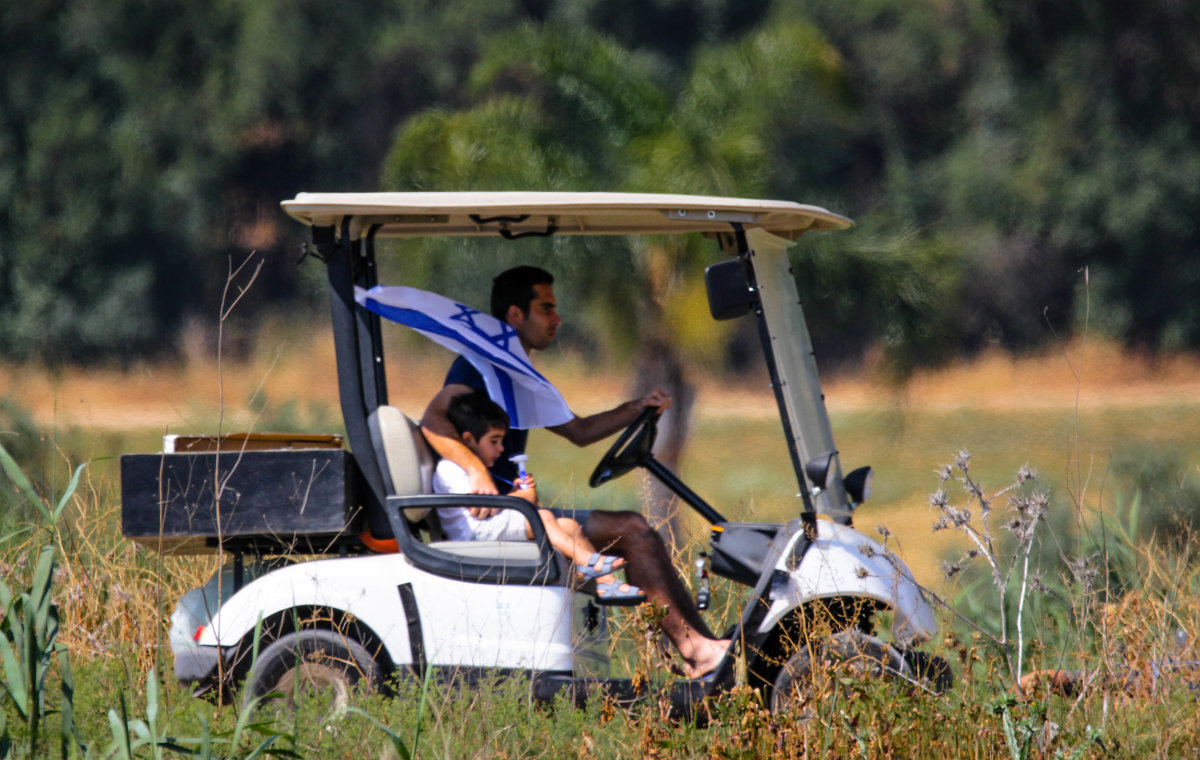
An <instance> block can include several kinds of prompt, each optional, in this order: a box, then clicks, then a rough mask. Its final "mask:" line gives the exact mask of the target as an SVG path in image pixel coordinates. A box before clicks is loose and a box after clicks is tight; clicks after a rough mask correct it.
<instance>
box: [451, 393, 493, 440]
mask: <svg viewBox="0 0 1200 760" xmlns="http://www.w3.org/2000/svg"><path fill="white" fill-rule="evenodd" d="M446 416H447V417H448V418H449V419H450V424H451V425H454V429H455V430H457V431H458V434H459V435H460V436H461V435H462V434H463V433H470V434H471V435H472V436H474V437H475V440H477V441H478V440H479V439H481V438H483V437H484V436H485V435H487V434H488V431H490V430H492V429H493V428H495V429H498V430H508V412H506V411H504V408H503V407H501V406H500V405H499V404H497V403H496V402H495V401H492V400H491V399H490V398H488V397H487V396H485V395H484V394H482V393H480V392H479V391H471V392H470V393H464V394H462V395H460V396H455V397H454V398H452V399H450V407H449V409H447V410H446Z"/></svg>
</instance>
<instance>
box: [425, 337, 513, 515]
mask: <svg viewBox="0 0 1200 760" xmlns="http://www.w3.org/2000/svg"><path fill="white" fill-rule="evenodd" d="M447 385H465V386H467V387H468V388H474V389H475V390H477V391H479V392H480V393H482V394H484V395H485V396H486V395H488V392H487V384H486V383H484V382H483V375H481V374H479V370H477V369H475V368H474V367H473V366H471V362H469V361H467V360H466V359H464V358H462V357H461V356H460V357H458V358H457V359H455V360H454V363H453V364H451V365H450V370H449V371H448V372H447V373H446V379H445V381H444V382H443V383H442V387H445V386H447ZM528 440H529V431H528V430H517V429H516V428H511V427H510V428H509V429H508V432H507V433H505V434H504V453H503V454H501V455H500V458H499V459H497V460H496V463H495V464H494V465H492V467H491V472H492V478H493V479H495V481H496V490H498V491H499V492H500V493H508V492H509V491H511V490H513V487H512V483H513V481H515V480H516V479H517V466H516V465H515V464H513V463H512V462H510V461H508V458H509V457H511V456H512V455H513V454H524V453H525V443H526V442H527V441H528Z"/></svg>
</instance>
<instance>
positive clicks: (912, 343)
mask: <svg viewBox="0 0 1200 760" xmlns="http://www.w3.org/2000/svg"><path fill="white" fill-rule="evenodd" d="M1198 14H1200V11H1198V10H1197V9H1196V8H1195V7H1193V6H1192V5H1189V4H1186V3H1183V4H1181V3H1177V2H1171V1H1170V0H1153V1H1152V2H1147V3H1140V4H1137V5H1136V6H1128V5H1123V4H1120V3H1115V2H1104V3H1100V4H1099V5H1097V4H1094V3H1093V4H1087V3H1080V2H1077V1H1076V2H1074V3H1072V4H1068V6H1061V5H1058V4H1050V3H1045V2H1035V3H1032V4H1029V3H1027V4H1022V5H1019V6H1010V5H1008V4H1004V3H996V2H991V0H983V1H981V0H955V1H954V2H948V3H927V2H914V1H912V0H872V2H865V3H858V4H855V5H854V6H853V7H846V6H845V4H841V3H830V2H827V0H754V2H749V3H747V2H738V3H734V2H729V1H728V0H715V1H713V2H704V3H688V2H681V0H653V1H652V2H643V3H635V4H615V5H614V4H612V3H604V2H599V1H598V0H545V1H540V0H539V1H538V2H526V1H525V0H505V1H504V2H485V1H484V0H471V1H470V2H459V3H432V2H429V1H428V0H372V1H371V2H366V3H356V4H354V5H353V7H351V8H348V9H339V10H338V11H337V12H335V11H334V10H333V9H331V8H328V7H325V6H322V5H319V4H314V3H300V4H296V3H283V2H276V1H274V0H272V1H271V2H261V3H252V4H239V3H215V4H212V3H210V4H199V5H198V4H189V3H183V2H179V0H170V1H169V2H163V3H151V4H146V3H138V2H131V1H129V0H120V1H119V2H113V3H105V4H97V3H68V2H63V1H62V0H30V2H25V3H22V4H21V5H20V7H19V8H15V9H13V10H10V11H7V12H6V13H4V14H3V15H0V39H3V40H4V42H5V44H4V45H3V46H0V67H2V68H3V69H4V71H5V78H4V82H3V84H2V85H0V356H5V357H16V358H30V357H36V358H39V359H42V360H48V361H52V362H53V361H72V360H96V359H100V358H107V357H112V356H121V357H122V358H123V359H128V358H132V357H135V356H138V355H153V354H164V353H167V354H170V353H173V352H174V349H173V348H172V346H173V345H174V341H173V338H174V337H175V335H176V333H177V330H178V329H179V328H180V326H181V325H182V324H183V323H184V321H185V320H187V319H189V318H191V317H192V316H193V315H204V314H213V313H214V312H215V310H216V304H217V303H218V302H219V300H220V291H221V285H222V282H223V277H224V270H225V267H224V266H223V262H224V261H225V260H226V258H227V256H229V255H233V256H235V257H241V256H244V254H245V252H246V251H248V250H250V249H257V250H259V251H260V252H263V253H269V254H270V255H269V256H268V257H267V258H268V261H269V262H270V263H269V268H268V270H267V272H266V274H267V276H266V277H264V278H263V280H262V283H261V284H260V288H259V290H258V292H257V293H256V296H257V297H256V299H254V300H255V302H257V303H258V304H260V305H262V306H270V305H283V304H290V305H292V306H294V305H295V304H296V303H297V302H301V303H309V302H312V301H313V299H314V293H313V290H314V288H313V287H312V284H311V279H312V278H313V277H316V276H318V275H319V274H320V273H319V272H315V269H316V268H315V267H312V268H310V269H312V270H314V272H312V273H310V272H306V273H305V274H303V275H301V274H298V273H297V272H296V270H295V268H294V267H292V266H290V260H291V258H292V255H291V254H289V255H287V256H285V255H283V254H285V253H288V252H290V251H294V250H295V249H294V246H295V245H296V244H297V243H298V242H299V241H300V240H301V238H302V236H303V230H302V229H300V228H299V227H298V226H296V225H293V224H291V223H290V222H288V221H287V220H286V219H285V218H283V216H282V215H281V214H280V213H279V212H278V210H277V206H276V204H277V203H278V201H279V200H280V199H282V198H286V197H290V196H291V195H292V194H294V193H295V192H297V191H299V190H313V189H320V190H352V189H353V190H360V189H372V188H374V187H375V186H376V184H378V178H379V177H380V175H381V174H382V176H383V180H382V184H383V186H385V187H392V188H401V189H413V188H426V187H439V188H446V189H449V188H453V189H467V188H472V187H473V188H500V187H504V188H515V187H529V188H554V189H567V188H570V189H605V190H611V189H624V190H647V191H661V190H667V191H672V192H698V193H722V194H735V195H744V196H755V195H765V196H770V197H782V198H791V199H797V200H801V201H804V202H815V203H818V204H821V205H824V206H826V207H828V208H831V209H834V210H838V211H843V212H846V213H848V214H849V215H850V216H852V217H855V218H858V219H860V220H863V221H865V222H867V224H868V226H869V227H870V230H869V231H864V232H863V233H856V232H851V233H849V234H844V235H841V236H840V237H841V238H842V239H843V240H844V241H845V244H846V245H847V246H848V247H850V248H857V249H859V250H867V249H868V248H869V247H871V246H874V247H875V249H874V250H875V251H876V252H878V253H879V256H880V258H881V260H882V261H881V263H880V265H879V267H878V269H875V267H874V265H873V263H872V262H871V260H870V259H867V260H865V261H864V262H863V266H866V268H868V269H872V270H873V271H872V275H871V279H872V280H873V282H874V283H875V286H876V288H880V289H881V290H877V291H876V292H874V293H873V294H872V295H873V300H874V301H876V302H880V303H883V304H890V303H900V302H902V301H904V296H903V294H904V293H911V283H910V282H907V281H901V282H896V283H893V282H892V280H891V279H890V277H891V273H890V272H889V264H888V261H887V260H888V259H890V258H892V255H893V253H894V252H896V251H899V250H905V249H907V250H909V251H913V252H918V251H923V252H925V253H916V254H915V255H914V258H913V264H914V266H915V267H918V268H923V267H924V264H925V262H926V254H928V255H934V254H933V253H932V252H935V251H936V252H937V254H936V256H937V258H939V259H940V260H942V261H943V262H944V263H945V265H946V268H947V269H948V270H949V271H953V272H955V273H957V274H956V276H953V277H944V276H941V275H940V272H941V268H940V267H939V268H938V272H939V274H938V275H935V277H934V278H933V281H932V282H931V283H929V284H927V285H926V286H925V289H926V290H927V291H928V292H929V293H930V294H931V295H930V296H928V297H926V298H924V300H931V301H937V302H938V303H940V304H941V310H940V312H939V316H940V318H939V319H936V320H934V325H933V326H932V327H926V328H924V330H923V332H924V333H925V334H923V335H918V334H916V332H918V331H916V330H915V329H904V330H901V331H900V333H901V334H900V336H899V337H897V335H896V330H895V329H894V327H893V325H894V324H895V323H896V322H899V323H903V322H904V321H905V319H906V313H905V309H904V308H903V305H900V306H898V307H897V308H898V311H897V312H892V311H889V307H887V306H883V307H875V308H874V309H872V310H871V311H879V310H881V309H882V310H883V311H885V312H887V313H886V316H884V317H879V316H876V315H874V314H873V315H872V316H871V317H870V318H861V317H859V318H856V319H854V320H852V321H851V323H850V324H849V325H842V326H840V327H839V329H838V331H837V334H838V337H839V342H838V345H837V346H836V347H835V350H836V351H839V352H842V353H845V354H846V355H848V356H851V357H854V356H858V355H861V353H862V350H863V347H864V346H868V345H871V344H874V343H883V344H884V345H886V346H887V347H888V350H889V351H890V352H891V353H892V354H893V364H894V366H896V367H898V368H902V367H904V366H906V365H911V364H914V363H925V362H929V361H936V360H938V359H939V358H940V357H943V356H945V355H947V354H949V353H953V352H955V351H961V350H964V349H965V350H974V349H978V348H981V347H984V346H987V345H991V344H1001V345H1003V346H1005V347H1007V348H1010V349H1015V350H1021V349H1024V348H1028V347H1034V346H1037V345H1039V344H1040V343H1042V342H1044V341H1045V340H1046V339H1047V338H1048V336H1049V329H1048V327H1047V324H1046V322H1047V320H1049V321H1050V322H1051V323H1052V324H1053V325H1054V328H1055V329H1056V330H1058V331H1059V332H1063V331H1069V330H1070V329H1071V328H1072V327H1073V325H1074V324H1075V323H1076V322H1077V321H1078V320H1080V319H1081V314H1082V312H1083V311H1084V297H1085V294H1083V293H1081V292H1079V290H1078V288H1077V282H1076V277H1075V272H1077V271H1078V270H1079V269H1081V268H1082V267H1084V266H1086V267H1087V268H1088V271H1089V273H1090V276H1091V288H1090V290H1089V292H1088V293H1087V294H1086V296H1087V298H1089V299H1090V301H1091V303H1092V307H1093V308H1092V313H1093V324H1094V325H1096V326H1098V327H1099V328H1100V329H1102V330H1104V331H1105V332H1106V333H1108V334H1111V335H1114V336H1116V337H1118V338H1120V339H1121V340H1124V341H1126V342H1127V343H1130V344H1132V345H1136V346H1139V347H1144V348H1148V349H1151V350H1179V349H1192V348H1198V347H1200V311H1198V310H1200V307H1198V306H1196V304H1195V299H1193V298H1191V294H1192V293H1194V292H1195V290H1196V289H1197V287H1198V286H1200V263H1198V260H1197V257H1195V256H1193V255H1191V252H1192V251H1193V250H1194V249H1195V248H1196V246H1197V242H1198V241H1197V232H1196V231H1195V226H1194V225H1193V224H1192V223H1191V219H1192V216H1193V213H1192V210H1193V209H1194V208H1195V207H1196V205H1197V202H1198V201H1200V197H1198V195H1197V194H1198V193H1200V189H1198V188H1200V181H1198V180H1200V157H1197V154H1196V151H1195V150H1194V149H1193V146H1194V145H1195V144H1196V143H1197V141H1198V138H1200V135H1198V134H1197V124H1200V98H1198V97H1197V95H1196V92H1200V84H1198V83H1200V43H1197V42H1196V40H1195V38H1194V35H1191V34H1190V33H1189V32H1190V30H1191V29H1194V28H1196V27H1197V26H1200V15H1198ZM1185 30H1187V31H1185ZM389 151H390V153H389ZM385 156H387V158H386V160H385ZM859 234H861V235H862V237H861V238H858V241H857V242H856V241H855V240H854V238H855V236H856V235H859ZM601 248H602V249H603V250H601V251H599V252H598V253H597V255H596V258H589V259H587V266H588V267H595V268H597V269H604V268H605V266H604V265H603V264H602V263H601V262H603V261H605V260H606V258H607V257H611V256H612V255H613V251H614V248H615V246H602V247H601ZM616 259H617V261H618V262H621V261H622V257H621V256H617V257H616ZM619 266H620V263H618V264H617V265H614V266H612V267H609V271H610V272H612V271H617V269H618V268H619ZM628 271H629V270H628V268H626V269H625V272H626V273H627V272H628ZM601 276H602V277H604V281H605V283H606V284H612V285H614V286H616V290H620V287H619V285H620V283H621V282H622V281H623V280H624V279H625V278H622V277H619V276H609V274H608V273H602V274H601ZM619 300H625V299H619ZM625 305H626V304H624V303H619V304H618V308H615V309H613V311H614V312H618V311H621V309H622V307H624V306H625ZM255 308H258V306H256V307H255ZM842 311H843V312H845V311H850V310H849V309H842ZM624 313H628V309H625V310H624ZM253 316H254V314H253V312H251V313H248V314H247V315H246V317H247V318H252V317H253ZM628 326H629V325H621V326H619V329H618V330H614V334H620V333H622V332H626V333H627V332H628V329H627V328H628ZM822 331H825V328H822ZM829 334H833V333H832V332H830V333H829ZM816 337H817V339H818V341H819V342H820V341H821V339H822V335H821V332H818V333H817V335H816ZM587 339H588V340H592V341H594V340H596V339H597V337H596V336H589V337H588V338H587ZM843 339H844V340H843Z"/></svg>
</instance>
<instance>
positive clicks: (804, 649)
mask: <svg viewBox="0 0 1200 760" xmlns="http://www.w3.org/2000/svg"><path fill="white" fill-rule="evenodd" d="M814 662H816V663H817V664H818V666H819V667H814V665H813V663H814ZM823 672H827V673H830V674H837V675H846V676H851V677H854V678H883V677H885V676H888V675H907V674H908V672H909V669H908V666H907V664H906V663H905V662H904V658H903V657H901V656H900V653H899V652H897V651H896V650H895V649H893V648H892V647H890V646H888V645H887V644H885V643H884V642H883V641H880V640H879V639H877V638H875V637H874V636H868V635H867V634H865V633H862V632H861V631H856V630H850V631H842V632H841V633H836V634H834V635H833V636H830V637H829V638H827V639H824V640H822V641H816V642H811V643H809V644H808V645H802V646H801V647H800V648H799V649H798V650H796V652H795V654H793V655H792V656H791V657H790V658H788V661H787V662H785V663H784V664H783V667H782V668H780V670H779V675H777V676H776V677H775V685H774V688H773V689H772V690H771V712H772V713H778V712H783V711H793V710H804V709H805V704H806V703H807V702H808V701H809V699H811V698H812V697H813V696H815V694H814V689H813V686H814V683H815V682H816V681H817V678H818V677H819V676H821V675H822V674H823Z"/></svg>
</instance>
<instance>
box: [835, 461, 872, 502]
mask: <svg viewBox="0 0 1200 760" xmlns="http://www.w3.org/2000/svg"><path fill="white" fill-rule="evenodd" d="M874 479H875V476H874V474H873V473H872V472H871V468H870V467H859V468H858V469H857V470H855V471H853V472H851V473H850V474H849V475H847V476H846V477H844V478H842V486H843V487H844V488H845V489H846V493H848V494H850V500H851V501H853V502H854V503H855V504H862V503H863V502H864V501H866V500H867V499H869V498H871V482H872V481H873V480H874Z"/></svg>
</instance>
